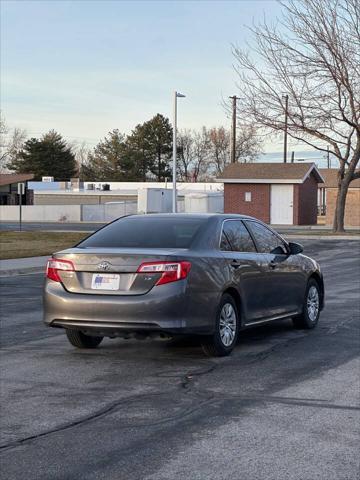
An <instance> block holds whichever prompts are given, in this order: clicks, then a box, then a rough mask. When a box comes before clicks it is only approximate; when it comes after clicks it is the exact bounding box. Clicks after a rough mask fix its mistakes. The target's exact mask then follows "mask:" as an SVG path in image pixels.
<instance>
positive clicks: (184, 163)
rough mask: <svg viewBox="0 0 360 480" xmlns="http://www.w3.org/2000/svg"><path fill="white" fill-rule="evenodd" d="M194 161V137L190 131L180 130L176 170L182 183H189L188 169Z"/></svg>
mask: <svg viewBox="0 0 360 480" xmlns="http://www.w3.org/2000/svg"><path fill="white" fill-rule="evenodd" d="M193 161H194V137H193V132H192V131H191V130H182V131H180V132H179V134H178V159H177V168H178V173H179V176H180V180H181V181H182V182H189V181H190V168H191V164H192V163H193Z"/></svg>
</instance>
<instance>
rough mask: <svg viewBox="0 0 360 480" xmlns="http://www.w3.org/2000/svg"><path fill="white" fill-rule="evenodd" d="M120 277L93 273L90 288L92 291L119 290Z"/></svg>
mask: <svg viewBox="0 0 360 480" xmlns="http://www.w3.org/2000/svg"><path fill="white" fill-rule="evenodd" d="M119 285H120V275H115V274H109V273H94V274H93V276H92V281H91V288H92V289H94V290H119Z"/></svg>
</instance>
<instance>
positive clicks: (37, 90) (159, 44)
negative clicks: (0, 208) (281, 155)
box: [1, 0, 282, 151]
mask: <svg viewBox="0 0 360 480" xmlns="http://www.w3.org/2000/svg"><path fill="white" fill-rule="evenodd" d="M280 14H281V7H280V6H279V5H278V4H277V2H275V1H273V0H252V1H251V0H238V1H225V0H223V1H206V0H198V1H185V0H184V1H171V0H164V1H151V0H148V1H120V0H119V1H107V0H105V1H97V0H93V1H88V0H77V1H71V0H62V1H54V0H51V1H47V0H41V1H27V0H18V1H16V0H12V1H8V0H3V1H2V2H1V110H2V114H3V116H4V117H5V120H6V123H7V125H8V126H9V127H15V126H16V127H20V128H24V129H25V130H26V131H27V133H28V135H29V136H35V137H36V136H40V135H42V134H43V133H45V132H46V131H48V130H49V129H55V130H57V131H59V132H60V133H61V134H62V135H64V136H65V137H66V138H67V139H68V140H70V141H75V142H79V143H80V142H82V141H85V142H86V143H87V145H88V146H90V147H91V146H94V145H95V144H96V143H97V142H98V141H99V140H100V139H101V138H103V137H104V136H105V135H106V134H107V132H108V131H110V130H112V129H114V128H118V129H119V130H120V131H122V132H124V133H130V132H131V130H132V129H133V128H134V127H135V125H136V124H138V123H142V122H144V121H146V120H149V119H150V118H151V117H153V116H154V115H156V114H157V113H162V114H163V115H165V116H168V117H169V118H172V105H173V92H174V90H177V91H180V92H182V93H184V94H185V95H186V98H184V99H179V101H178V128H180V129H182V128H194V129H199V128H201V127H202V126H203V125H206V126H207V127H212V126H219V125H225V126H229V127H230V121H229V119H228V118H227V116H226V112H225V110H224V107H223V99H227V98H228V96H229V95H233V94H236V93H239V92H238V90H237V88H236V80H237V77H236V73H235V71H234V69H233V66H232V64H233V57H232V53H231V45H232V44H236V45H241V46H243V45H244V44H245V42H246V41H247V40H249V39H250V33H249V31H248V29H247V28H246V26H251V24H252V23H253V22H257V21H261V20H262V19H263V17H264V15H265V16H266V18H267V19H268V20H271V21H272V20H275V19H276V17H277V16H280ZM281 148H282V146H281V141H279V142H278V143H273V144H268V145H266V149H267V150H268V151H277V150H278V151H280V150H281Z"/></svg>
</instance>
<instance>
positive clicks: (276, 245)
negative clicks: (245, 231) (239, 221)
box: [245, 221, 287, 255]
mask: <svg viewBox="0 0 360 480" xmlns="http://www.w3.org/2000/svg"><path fill="white" fill-rule="evenodd" d="M245 223H246V225H247V226H248V227H249V228H250V230H251V233H252V234H253V236H254V238H255V241H256V244H257V247H258V251H259V253H276V254H278V255H279V254H286V253H287V248H286V245H285V243H284V242H283V241H282V240H281V238H280V237H278V236H277V235H275V233H273V232H272V231H271V230H269V229H268V228H267V227H265V226H264V225H262V224H261V223H258V222H251V221H247V222H245Z"/></svg>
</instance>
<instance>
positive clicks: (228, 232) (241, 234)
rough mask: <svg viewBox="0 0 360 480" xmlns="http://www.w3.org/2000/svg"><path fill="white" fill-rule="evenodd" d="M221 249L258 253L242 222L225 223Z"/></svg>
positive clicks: (229, 221)
mask: <svg viewBox="0 0 360 480" xmlns="http://www.w3.org/2000/svg"><path fill="white" fill-rule="evenodd" d="M220 248H221V250H232V251H236V252H256V248H255V245H254V242H253V240H252V238H251V236H250V234H249V232H248V230H247V228H246V227H245V225H244V224H243V223H242V222H241V221H240V220H225V221H224V223H223V229H222V236H221V244H220Z"/></svg>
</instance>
